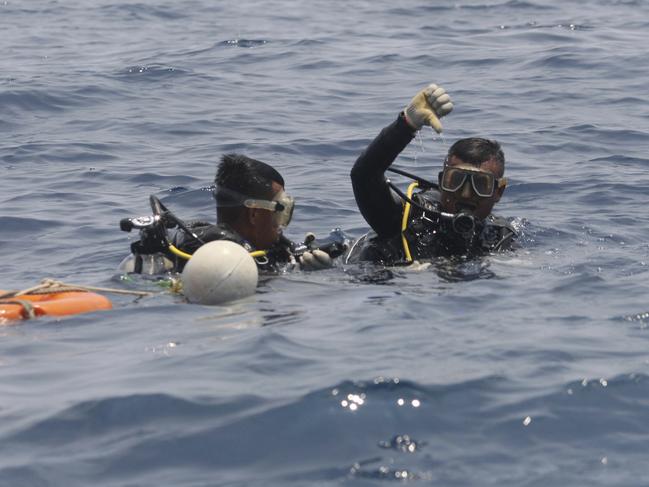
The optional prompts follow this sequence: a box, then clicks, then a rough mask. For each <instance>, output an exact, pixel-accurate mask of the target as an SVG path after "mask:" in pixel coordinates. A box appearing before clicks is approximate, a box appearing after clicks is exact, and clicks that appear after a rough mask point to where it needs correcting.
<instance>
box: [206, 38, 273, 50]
mask: <svg viewBox="0 0 649 487" xmlns="http://www.w3.org/2000/svg"><path fill="white" fill-rule="evenodd" d="M268 42H269V41H267V40H265V39H228V40H226V41H221V42H219V43H217V44H216V47H241V48H244V49H249V48H253V47H259V46H263V45H266V44H268Z"/></svg>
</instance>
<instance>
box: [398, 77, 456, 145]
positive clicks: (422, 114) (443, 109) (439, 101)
mask: <svg viewBox="0 0 649 487" xmlns="http://www.w3.org/2000/svg"><path fill="white" fill-rule="evenodd" d="M452 110H453V103H452V102H451V97H450V96H448V94H447V93H446V90H445V89H444V88H442V87H441V86H437V85H436V84H431V85H428V86H427V87H426V88H424V89H423V90H421V91H420V92H419V93H417V94H416V95H415V97H414V98H413V99H412V100H411V101H410V103H409V104H408V106H407V107H406V109H405V110H404V114H405V116H406V121H407V122H408V125H410V126H411V127H412V128H413V129H415V130H419V129H420V128H422V127H423V126H424V125H430V126H431V127H433V129H435V132H437V133H438V134H439V133H441V132H442V124H441V122H440V121H439V119H440V118H442V117H443V116H444V115H448V114H449V113H451V111H452Z"/></svg>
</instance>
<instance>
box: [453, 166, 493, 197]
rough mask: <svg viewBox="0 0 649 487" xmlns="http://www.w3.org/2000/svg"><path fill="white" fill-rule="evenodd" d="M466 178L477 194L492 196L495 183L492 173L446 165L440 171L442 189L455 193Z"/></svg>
mask: <svg viewBox="0 0 649 487" xmlns="http://www.w3.org/2000/svg"><path fill="white" fill-rule="evenodd" d="M467 178H471V186H472V187H473V191H475V193H476V194H477V195H478V196H481V197H483V198H488V197H490V196H493V194H494V188H495V184H496V179H495V177H494V176H493V174H489V173H484V172H478V171H466V170H463V169H458V168H453V167H447V168H445V169H444V171H443V172H442V180H441V183H442V184H441V186H442V189H443V190H444V191H449V192H451V193H455V192H456V191H459V190H460V189H461V188H462V186H464V183H465V182H466V180H467Z"/></svg>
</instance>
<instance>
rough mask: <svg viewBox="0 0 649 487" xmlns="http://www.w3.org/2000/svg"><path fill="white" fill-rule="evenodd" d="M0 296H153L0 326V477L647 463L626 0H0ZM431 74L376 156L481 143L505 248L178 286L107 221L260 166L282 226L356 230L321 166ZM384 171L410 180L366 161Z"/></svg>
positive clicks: (339, 179)
mask: <svg viewBox="0 0 649 487" xmlns="http://www.w3.org/2000/svg"><path fill="white" fill-rule="evenodd" d="M0 32H1V34H0V53H2V55H1V56H0V134H1V135H0V161H1V166H0V167H1V171H2V172H1V174H2V176H1V177H0V250H1V251H2V253H3V255H4V256H5V257H4V267H3V272H2V276H3V278H2V282H1V283H0V288H2V289H24V288H28V287H31V286H33V285H35V284H37V283H38V282H39V281H40V280H41V279H43V278H55V279H59V280H62V281H65V282H69V283H75V284H83V285H93V286H104V287H114V288H120V289H138V290H150V291H153V292H154V293H155V294H154V295H153V296H151V297H145V298H135V297H132V296H120V295H111V299H112V300H113V304H114V309H113V310H112V311H105V312H97V313H91V314H86V315H78V316H74V317H69V318H65V319H55V318H40V319H38V320H33V321H29V322H22V323H18V324H16V323H13V324H6V325H4V326H0V486H3V487H4V486H11V487H14V486H45V485H47V486H50V485H56V486H59V485H60V486H73V485H80V486H87V485H93V486H96V487H103V486H140V485H174V486H175V485H182V486H207V485H218V486H241V487H243V486H246V487H248V486H264V487H266V486H304V485H308V486H333V485H349V486H352V485H353V486H370V485H394V483H395V482H397V484H404V483H405V484H412V485H438V486H504V485H506V486H529V487H531V486H539V487H540V486H543V487H545V486H558V485H561V486H588V487H595V486H616V487H621V486H634V487H635V486H640V485H647V484H649V467H647V463H646V461H647V460H646V458H647V451H648V449H649V301H648V300H647V297H648V296H649V279H648V278H649V268H648V262H649V216H648V213H647V195H648V194H649V191H648V188H649V171H648V167H649V84H648V83H647V68H649V55H648V54H647V49H646V46H647V44H648V43H649V3H648V2H645V1H643V0H606V1H604V0H585V1H576V0H567V1H559V0H550V1H540V0H529V1H525V0H459V1H457V2H451V3H435V2H424V1H422V0H402V1H400V2H392V1H386V0H374V1H371V2H370V1H355V2H347V1H341V0H329V1H315V2H291V1H288V0H273V1H260V0H242V1H239V2H210V1H208V0H187V1H179V2H171V1H169V0H162V1H153V0H139V1H137V2H132V1H121V2H115V1H111V0H96V1H90V0H69V1H67V0H66V1H57V0H30V1H19V0H7V1H1V2H0ZM430 82H436V83H438V84H440V85H442V86H444V87H445V88H446V89H447V91H448V92H449V93H450V94H451V96H452V98H453V101H454V103H455V110H454V111H453V113H452V114H451V115H449V116H448V117H446V118H445V119H444V120H443V123H444V132H443V135H442V136H438V135H436V134H434V133H433V132H432V131H431V130H429V129H424V130H422V132H421V134H420V135H419V136H418V137H417V138H416V139H415V140H414V141H413V142H412V143H411V144H410V146H409V147H408V148H407V149H406V150H405V151H404V152H403V153H402V154H401V156H400V157H399V159H398V161H397V163H398V164H399V166H400V167H402V168H404V169H407V170H410V171H412V172H415V173H417V174H420V175H423V176H428V177H432V178H434V177H435V176H434V175H435V174H436V173H437V171H438V170H439V167H440V165H441V162H442V160H443V157H444V154H445V152H446V151H447V149H448V147H449V146H450V144H451V143H452V142H453V141H455V140H456V139H458V138H462V137H468V136H483V137H488V138H494V139H497V140H498V141H499V142H500V143H501V144H502V146H503V149H504V151H505V154H506V158H507V176H508V178H509V187H508V188H507V191H506V192H505V195H504V197H503V199H502V200H501V201H500V203H498V205H497V207H496V210H497V211H496V213H497V214H499V215H502V216H506V217H508V218H510V219H511V220H512V221H513V222H514V224H515V225H516V226H517V228H518V229H519V230H520V232H521V237H520V239H519V242H520V245H519V248H518V250H516V251H515V252H513V253H506V254H501V255H493V256H488V257H485V258H482V259H475V260H464V261H447V260H444V259H440V260H438V261H435V262H433V265H431V266H430V267H429V268H427V269H423V270H422V269H420V270H416V269H407V268H397V269H387V270H386V271H385V272H383V273H381V274H380V275H379V276H378V277H377V276H376V275H366V274H364V273H363V272H361V271H360V270H359V269H357V268H354V267H353V266H343V265H338V266H337V267H336V268H334V269H330V270H326V271H322V272H314V273H306V272H296V273H293V274H289V275H286V276H280V277H277V278H273V279H267V280H264V281H263V282H262V284H261V285H260V288H259V290H258V292H257V294H256V295H255V296H252V297H249V298H246V299H244V300H240V301H237V302H233V303H230V304H227V305H223V306H214V307H207V306H198V305H190V304H187V303H185V302H184V301H183V299H182V297H181V296H179V295H177V294H173V293H171V292H168V291H167V290H165V289H164V288H161V287H160V286H158V285H156V284H155V283H154V282H152V281H148V280H145V279H137V278H136V279H130V280H125V279H124V276H120V275H119V273H118V272H117V270H116V269H117V265H118V264H119V262H120V261H121V259H122V258H123V257H124V256H125V255H127V254H128V251H129V245H130V243H131V242H132V241H133V240H134V238H136V236H134V235H132V234H126V233H123V232H120V230H119V225H118V223H119V220H120V219H122V218H125V217H133V216H140V215H148V214H150V208H149V204H148V196H149V195H150V194H155V195H156V196H158V197H159V198H160V199H161V200H162V201H163V203H164V204H165V205H166V206H168V207H169V208H171V209H172V210H173V211H174V212H175V213H176V214H177V215H179V216H181V217H183V218H186V219H194V218H201V219H207V220H212V221H213V220H214V217H215V215H214V203H213V200H212V199H211V193H210V191H209V187H210V185H211V184H212V181H213V178H214V173H215V170H216V164H217V163H218V161H219V158H220V156H221V155H222V154H224V153H228V152H241V153H244V154H246V155H249V156H251V157H255V158H258V159H261V160H263V161H266V162H269V163H271V164H273V165H274V166H275V167H276V168H277V169H279V170H280V172H281V173H282V174H283V175H284V177H285V179H286V181H287V185H286V187H287V190H288V192H289V193H290V194H292V195H293V196H294V197H295V198H296V200H297V209H296V214H295V217H294V221H293V222H292V223H291V226H290V227H289V228H288V229H287V232H286V233H287V235H288V236H289V237H291V238H293V239H294V240H300V239H301V238H302V237H303V236H304V234H305V233H306V232H311V231H312V232H315V233H316V234H317V235H320V236H324V235H326V234H328V232H329V231H330V230H331V229H333V228H340V229H342V230H343V231H344V232H345V233H347V234H348V235H350V236H351V237H358V236H360V235H362V234H363V233H364V232H365V231H366V230H367V224H366V223H365V222H364V220H363V218H362V217H361V215H360V214H359V212H358V211H357V209H356V204H355V201H354V197H353V193H352V189H351V184H350V180H349V171H350V169H351V167H352V165H353V163H354V161H355V159H356V157H358V155H359V154H360V153H361V151H362V150H363V149H364V148H365V147H366V146H367V144H368V143H369V142H370V141H371V140H372V139H373V138H374V137H375V136H376V135H377V134H378V132H379V131H380V130H381V128H382V127H384V126H386V125H388V124H389V123H391V122H392V121H393V120H394V119H395V118H396V116H397V114H398V112H399V111H400V110H401V109H403V107H404V106H405V105H406V104H407V103H408V101H409V100H410V98H411V97H412V96H413V95H414V94H415V93H416V92H417V91H418V90H419V89H421V88H423V87H424V86H426V85H427V84H428V83H430ZM393 180H394V182H396V183H397V184H398V185H400V186H402V187H405V185H406V184H407V183H408V181H407V180H406V179H405V178H402V177H395V178H393Z"/></svg>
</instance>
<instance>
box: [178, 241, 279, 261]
mask: <svg viewBox="0 0 649 487" xmlns="http://www.w3.org/2000/svg"><path fill="white" fill-rule="evenodd" d="M169 252H171V253H172V254H174V255H177V256H178V257H180V258H181V259H185V260H189V259H191V258H192V254H188V253H187V252H183V251H182V250H180V249H178V248H176V247H174V246H173V245H171V244H169ZM266 253H267V252H266V251H265V250H255V251H253V252H250V257H252V258H255V257H263V256H264V255H266Z"/></svg>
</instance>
